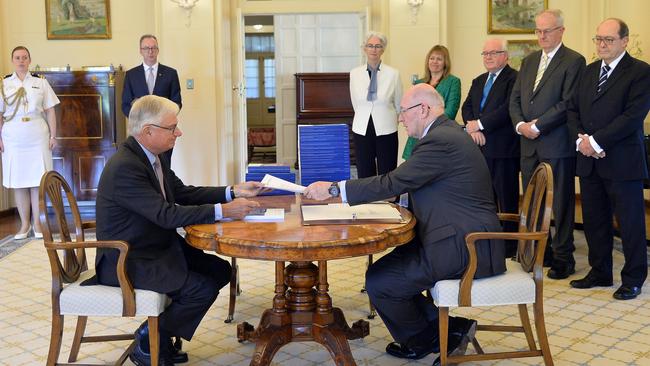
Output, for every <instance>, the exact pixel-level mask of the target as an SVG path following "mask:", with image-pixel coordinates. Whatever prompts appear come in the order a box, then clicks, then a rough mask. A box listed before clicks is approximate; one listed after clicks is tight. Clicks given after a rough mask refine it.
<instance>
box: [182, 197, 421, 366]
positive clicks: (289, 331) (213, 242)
mask: <svg viewBox="0 0 650 366" xmlns="http://www.w3.org/2000/svg"><path fill="white" fill-rule="evenodd" d="M254 199H255V200H256V201H258V202H259V203H260V205H261V206H262V207H268V208H284V210H285V219H284V221H283V222H245V221H230V222H217V223H214V224H206V225H192V226H188V227H186V228H185V231H186V232H187V235H186V240H187V241H188V242H189V243H190V244H191V245H192V246H194V247H196V248H199V249H203V250H212V251H215V252H217V253H219V254H222V255H225V256H229V257H236V258H247V259H259V260H271V261H275V263H276V264H275V296H274V297H273V307H272V308H271V309H267V310H265V311H264V313H263V314H262V318H261V319H260V323H259V325H258V326H257V328H253V326H252V325H250V324H248V323H246V322H244V323H241V324H238V326H237V338H238V340H239V341H254V342H256V346H255V353H254V355H253V358H252V360H251V363H250V365H255V366H257V365H269V364H270V363H271V359H272V358H273V355H274V354H275V353H276V352H277V351H278V349H280V347H282V346H283V345H285V344H287V343H289V342H294V341H315V342H318V343H320V344H322V345H323V346H324V347H325V348H327V350H328V351H329V352H330V354H331V355H332V358H333V359H334V362H335V364H336V365H346V366H349V365H356V363H355V362H354V359H353V358H352V353H351V351H350V345H349V344H348V340H349V339H357V338H363V337H365V336H367V335H368V333H369V324H368V322H367V321H364V320H359V321H357V322H355V323H354V324H353V325H352V327H349V326H348V324H347V322H346V320H345V317H344V315H343V311H341V309H339V308H335V307H332V299H331V297H330V296H329V294H328V288H329V284H328V283H327V261H329V260H332V259H341V258H350V257H357V256H363V255H369V254H373V253H378V252H381V251H383V250H385V249H387V248H390V247H394V246H398V245H401V244H405V243H407V242H409V241H410V240H411V239H413V237H414V236H415V231H414V228H415V219H414V218H413V216H412V215H411V213H410V212H409V211H408V210H406V209H404V208H401V207H399V206H398V207H399V209H400V212H401V214H402V218H403V222H402V223H391V224H387V223H384V224H381V223H372V224H361V225H359V224H355V225H314V226H303V225H302V219H301V210H300V206H301V204H302V203H303V202H309V203H316V202H314V201H308V200H307V199H302V198H301V196H298V195H296V196H266V197H256V198H254ZM318 203H321V204H322V203H323V202H318ZM325 203H326V202H325ZM314 261H315V262H318V266H316V265H315V264H314V263H312V262H314ZM285 262H290V264H289V265H287V266H286V267H285Z"/></svg>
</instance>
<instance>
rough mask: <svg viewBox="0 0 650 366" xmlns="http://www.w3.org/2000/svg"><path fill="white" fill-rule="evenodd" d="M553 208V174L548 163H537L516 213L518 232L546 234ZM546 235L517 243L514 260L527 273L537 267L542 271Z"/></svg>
mask: <svg viewBox="0 0 650 366" xmlns="http://www.w3.org/2000/svg"><path fill="white" fill-rule="evenodd" d="M552 206H553V171H552V170H551V166H550V165H549V164H548V163H540V164H539V165H538V166H537V168H536V169H535V171H534V172H533V176H532V177H531V179H530V182H528V186H527V187H526V191H525V192H524V198H523V201H522V205H521V211H520V213H519V232H520V233H525V232H533V231H537V232H540V231H542V232H547V233H548V230H549V227H550V225H551V213H552ZM547 239H548V235H546V236H544V238H543V239H541V240H519V244H518V248H517V260H518V261H519V262H520V263H521V265H522V267H523V268H524V269H525V270H526V271H529V272H530V271H531V270H533V267H534V266H535V265H536V264H538V265H539V267H538V268H540V269H541V268H542V262H543V260H544V250H545V249H546V244H547Z"/></svg>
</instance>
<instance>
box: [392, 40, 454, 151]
mask: <svg viewBox="0 0 650 366" xmlns="http://www.w3.org/2000/svg"><path fill="white" fill-rule="evenodd" d="M450 71H451V59H450V58H449V50H448V49H447V47H445V46H443V45H436V46H433V47H432V48H431V49H430V50H429V52H428V53H427V58H426V59H425V63H424V78H422V79H419V80H416V81H415V83H414V84H420V83H428V84H430V85H431V86H433V87H434V88H436V90H437V91H438V93H440V95H441V96H442V99H444V100H445V115H446V116H447V117H449V118H451V119H454V118H455V117H456V113H457V112H458V107H460V79H459V78H457V77H456V76H454V75H452V74H451V73H450ZM417 142H418V139H416V138H413V137H409V138H408V140H407V141H406V146H404V152H403V153H402V158H403V159H404V160H407V159H408V158H409V157H410V156H411V151H413V147H414V146H415V144H416V143H417Z"/></svg>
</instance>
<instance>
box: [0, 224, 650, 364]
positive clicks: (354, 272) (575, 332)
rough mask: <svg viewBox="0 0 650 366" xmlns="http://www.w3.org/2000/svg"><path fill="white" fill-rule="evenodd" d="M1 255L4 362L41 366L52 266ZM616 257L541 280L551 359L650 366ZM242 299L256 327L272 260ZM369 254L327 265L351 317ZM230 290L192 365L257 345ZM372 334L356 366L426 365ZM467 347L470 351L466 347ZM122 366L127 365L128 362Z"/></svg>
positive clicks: (87, 354) (494, 341)
mask: <svg viewBox="0 0 650 366" xmlns="http://www.w3.org/2000/svg"><path fill="white" fill-rule="evenodd" d="M27 242H28V243H27V244H25V245H23V246H22V247H21V248H19V249H17V250H15V251H13V252H12V253H10V254H8V255H6V256H5V257H4V258H2V259H0V288H2V291H3V294H2V299H1V300H0V334H1V335H0V350H2V351H1V352H0V364H1V365H12V366H17V365H37V364H39V365H42V364H44V363H45V359H46V355H47V350H48V344H49V333H50V272H49V264H48V262H47V258H46V254H45V250H44V249H43V247H42V241H37V240H33V241H29V240H27ZM576 244H577V245H576V246H577V247H578V250H577V253H576V258H577V261H578V264H577V268H578V273H577V274H576V275H575V276H573V278H578V276H582V275H584V274H585V273H586V249H585V242H584V238H583V236H582V233H581V232H579V231H576ZM622 260H623V257H622V255H621V254H620V253H619V252H617V251H615V253H614V261H615V267H616V268H615V285H614V287H612V288H598V289H594V290H575V289H572V288H570V287H569V285H568V281H569V280H562V281H551V280H548V281H546V282H545V293H544V295H545V310H546V311H545V313H546V324H547V329H548V331H549V341H550V344H551V350H552V353H553V358H554V361H555V364H556V365H561V366H564V365H590V366H592V365H603V366H605V365H606V366H617V365H650V306H648V300H649V299H650V286H648V285H646V286H645V287H644V289H643V291H644V292H643V294H642V295H641V296H639V298H637V299H635V300H631V301H627V302H620V301H615V300H613V299H612V293H613V291H614V290H615V289H616V287H617V286H618V285H619V284H620V283H618V282H616V280H617V279H618V278H619V275H618V272H619V271H620V267H621V264H622ZM239 263H240V270H241V280H242V290H243V293H242V295H241V296H240V297H239V298H238V299H237V309H236V313H235V322H240V321H248V322H250V323H252V324H256V323H257V321H258V320H259V316H260V315H261V313H262V311H263V310H264V309H265V308H267V307H270V305H271V298H272V291H273V283H272V281H273V277H274V276H273V265H272V263H269V262H260V261H250V260H240V261H239ZM364 268H365V258H354V259H347V260H338V261H333V262H331V263H330V265H329V269H330V278H329V279H330V288H331V293H332V298H333V302H334V305H335V306H337V307H340V308H341V309H343V310H344V312H345V315H346V317H347V320H348V322H350V323H351V322H352V321H355V320H357V319H361V318H364V317H365V316H366V315H367V297H366V296H365V295H364V294H362V293H360V292H359V289H360V288H361V286H362V283H363V272H364ZM227 300H228V298H227V289H224V291H223V292H222V296H220V297H219V298H218V299H217V302H216V303H215V304H214V306H213V307H212V308H211V309H210V311H209V312H208V314H207V316H206V318H205V319H204V321H203V322H202V323H201V326H200V327H199V329H198V331H197V334H196V336H195V338H194V339H193V340H192V342H185V346H184V349H185V350H186V351H187V352H188V353H189V354H190V363H189V364H188V365H230V366H241V365H248V364H249V363H250V359H251V356H252V354H253V349H254V345H253V344H249V343H243V344H240V343H238V342H237V340H236V336H235V335H236V327H237V326H236V323H232V324H225V323H223V319H224V318H225V316H226V313H227ZM455 314H464V315H466V316H470V317H473V318H476V319H478V321H479V323H483V324H489V323H490V322H505V323H506V324H512V325H515V324H517V322H518V316H517V315H516V314H517V312H516V308H515V307H512V308H510V307H507V308H492V309H491V308H483V309H477V310H472V311H471V312H467V311H462V312H461V311H457V312H455ZM141 321H142V319H125V320H121V319H103V320H102V319H99V320H98V319H94V320H93V319H92V318H91V319H90V321H89V324H88V329H89V331H91V332H95V333H97V331H100V332H101V331H111V332H115V331H116V329H119V330H121V331H125V332H128V331H133V330H134V329H135V328H136V327H137V326H138V324H139V323H140V322H141ZM370 323H371V324H370V328H371V329H370V335H369V336H368V337H366V338H364V339H362V340H354V341H351V342H350V346H351V349H352V353H353V355H354V358H355V359H356V361H357V364H358V365H374V366H380V365H381V366H393V365H395V366H396V365H431V363H432V362H433V360H434V358H435V356H434V355H430V356H427V357H426V358H424V359H422V360H420V361H411V362H408V361H405V360H401V359H396V358H393V357H391V356H388V355H386V354H385V352H384V348H385V346H386V344H387V343H389V342H390V341H391V337H390V335H389V334H388V332H387V331H386V328H385V327H384V326H383V324H382V322H381V319H379V318H376V319H374V320H372V321H370ZM73 327H74V321H73V319H72V318H67V319H66V329H65V332H64V346H63V349H62V354H61V357H60V360H61V361H63V360H65V359H67V352H68V350H69V346H70V342H71V337H72V332H73ZM478 339H479V340H480V341H481V343H482V345H483V348H484V349H486V350H499V351H507V350H515V349H522V348H524V347H525V344H526V343H525V339H524V337H523V335H522V336H520V335H513V336H511V335H507V334H498V333H492V332H491V333H487V334H486V333H479V335H478ZM122 346H123V345H122V344H119V343H117V344H114V345H113V344H94V345H92V344H91V345H84V346H82V348H81V353H80V361H82V362H84V363H101V362H111V361H113V360H115V359H116V358H117V357H118V355H119V354H120V353H121V348H119V347H122ZM469 350H470V352H471V351H473V350H472V348H471V346H470V347H469ZM126 364H127V365H130V364H131V363H130V362H129V361H127V363H126ZM541 364H542V361H541V358H530V359H519V360H516V361H510V360H502V361H485V362H478V363H467V364H464V365H541ZM272 365H274V366H279V365H282V366H303V365H305V366H310V365H334V363H333V362H332V360H331V358H330V355H329V354H328V352H327V351H326V350H325V349H324V348H322V347H321V346H320V345H318V344H316V343H314V342H304V343H293V344H290V345H288V346H285V347H283V348H282V349H281V350H280V351H279V352H278V353H277V354H276V356H275V357H274V359H273V363H272Z"/></svg>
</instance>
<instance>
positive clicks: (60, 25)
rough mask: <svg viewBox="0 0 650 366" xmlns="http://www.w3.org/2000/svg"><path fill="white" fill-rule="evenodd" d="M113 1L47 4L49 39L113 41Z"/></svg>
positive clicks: (73, 0) (51, 1)
mask: <svg viewBox="0 0 650 366" xmlns="http://www.w3.org/2000/svg"><path fill="white" fill-rule="evenodd" d="M109 1H110V0H45V16H46V21H47V39H110V38H111V13H110V4H109Z"/></svg>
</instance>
